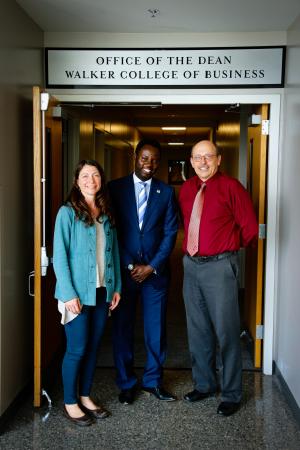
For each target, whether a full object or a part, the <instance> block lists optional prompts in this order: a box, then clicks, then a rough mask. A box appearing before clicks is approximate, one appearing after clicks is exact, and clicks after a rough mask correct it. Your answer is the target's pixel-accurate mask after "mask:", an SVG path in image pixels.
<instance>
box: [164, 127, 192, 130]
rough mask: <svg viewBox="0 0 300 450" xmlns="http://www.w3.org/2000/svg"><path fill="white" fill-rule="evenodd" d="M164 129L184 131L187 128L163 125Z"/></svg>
mask: <svg viewBox="0 0 300 450" xmlns="http://www.w3.org/2000/svg"><path fill="white" fill-rule="evenodd" d="M161 129H162V130H164V131H181V130H182V131H184V130H186V127H161Z"/></svg>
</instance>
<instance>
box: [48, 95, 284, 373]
mask: <svg viewBox="0 0 300 450" xmlns="http://www.w3.org/2000/svg"><path fill="white" fill-rule="evenodd" d="M47 92H49V93H51V95H54V96H55V97H56V98H57V100H59V101H60V102H71V103H74V102H76V103H78V102H84V103H87V102H93V103H95V102H129V103H130V102H145V99H146V100H147V102H161V103H162V104H177V105H187V104H191V105H195V104H196V105H209V104H211V105H213V104H224V105H228V104H234V103H240V104H246V105H247V104H264V103H265V104H269V105H270V130H271V133H270V136H269V154H268V177H267V180H268V181H267V199H268V200H267V202H268V210H267V217H266V223H267V239H266V266H265V288H264V299H265V300H264V346H263V373H264V374H266V375H271V374H272V370H273V353H274V342H273V339H274V324H275V305H276V300H277V290H276V280H277V266H278V263H277V249H278V211H277V204H278V184H279V179H278V168H279V162H278V161H279V136H280V135H279V131H280V106H281V96H282V94H283V89H274V90H273V89H268V90H267V91H266V90H264V89H256V90H255V93H253V92H254V91H253V90H251V89H249V90H247V89H208V90H206V91H205V92H204V93H203V90H197V89H191V90H188V89H176V90H174V89H173V90H172V89H171V88H170V89H169V90H165V91H164V92H162V91H160V90H159V89H151V91H150V90H143V89H136V90H135V89H132V90H130V91H125V90H124V89H123V90H122V89H113V90H104V89H102V90H101V89H97V90H96V89H95V90H94V89H90V90H88V92H87V91H84V90H83V89H81V90H80V89H69V90H68V89H66V90H63V91H61V90H55V89H49V90H47Z"/></svg>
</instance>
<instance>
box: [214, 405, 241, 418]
mask: <svg viewBox="0 0 300 450" xmlns="http://www.w3.org/2000/svg"><path fill="white" fill-rule="evenodd" d="M239 407H240V403H233V402H221V403H220V404H219V406H218V409H217V413H218V414H221V415H222V416H231V415H232V414H234V413H236V412H237V410H238V409H239Z"/></svg>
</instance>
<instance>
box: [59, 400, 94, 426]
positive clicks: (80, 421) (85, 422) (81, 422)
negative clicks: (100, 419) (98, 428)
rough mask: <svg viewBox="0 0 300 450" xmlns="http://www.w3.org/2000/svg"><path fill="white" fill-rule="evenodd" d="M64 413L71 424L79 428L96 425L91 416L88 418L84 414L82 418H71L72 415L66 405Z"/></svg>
mask: <svg viewBox="0 0 300 450" xmlns="http://www.w3.org/2000/svg"><path fill="white" fill-rule="evenodd" d="M64 413H65V416H66V417H67V418H68V419H69V420H70V421H71V422H73V423H75V424H76V425H78V426H79V427H89V426H90V425H92V424H93V423H94V421H93V419H92V418H91V417H90V416H88V415H87V414H84V415H83V416H81V417H72V416H70V414H69V413H68V411H67V409H66V406H65V405H64Z"/></svg>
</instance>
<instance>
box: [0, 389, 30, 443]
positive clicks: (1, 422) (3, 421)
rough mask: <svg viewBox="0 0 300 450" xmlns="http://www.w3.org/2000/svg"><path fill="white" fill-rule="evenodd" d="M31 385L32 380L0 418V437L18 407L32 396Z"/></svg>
mask: <svg viewBox="0 0 300 450" xmlns="http://www.w3.org/2000/svg"><path fill="white" fill-rule="evenodd" d="M32 383H33V381H32V380H31V381H30V382H28V383H27V385H26V386H25V387H24V388H23V389H22V390H21V391H20V392H19V394H18V395H17V396H16V398H15V399H14V400H13V401H12V403H11V404H10V405H9V407H8V408H7V409H6V410H5V411H4V413H3V414H2V415H1V416H0V435H1V434H3V433H4V432H5V428H6V425H7V423H8V422H9V421H10V420H11V419H12V418H13V417H14V415H15V414H16V411H17V410H18V408H19V407H20V405H22V404H23V403H24V402H25V401H27V400H28V398H29V397H30V396H32Z"/></svg>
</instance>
